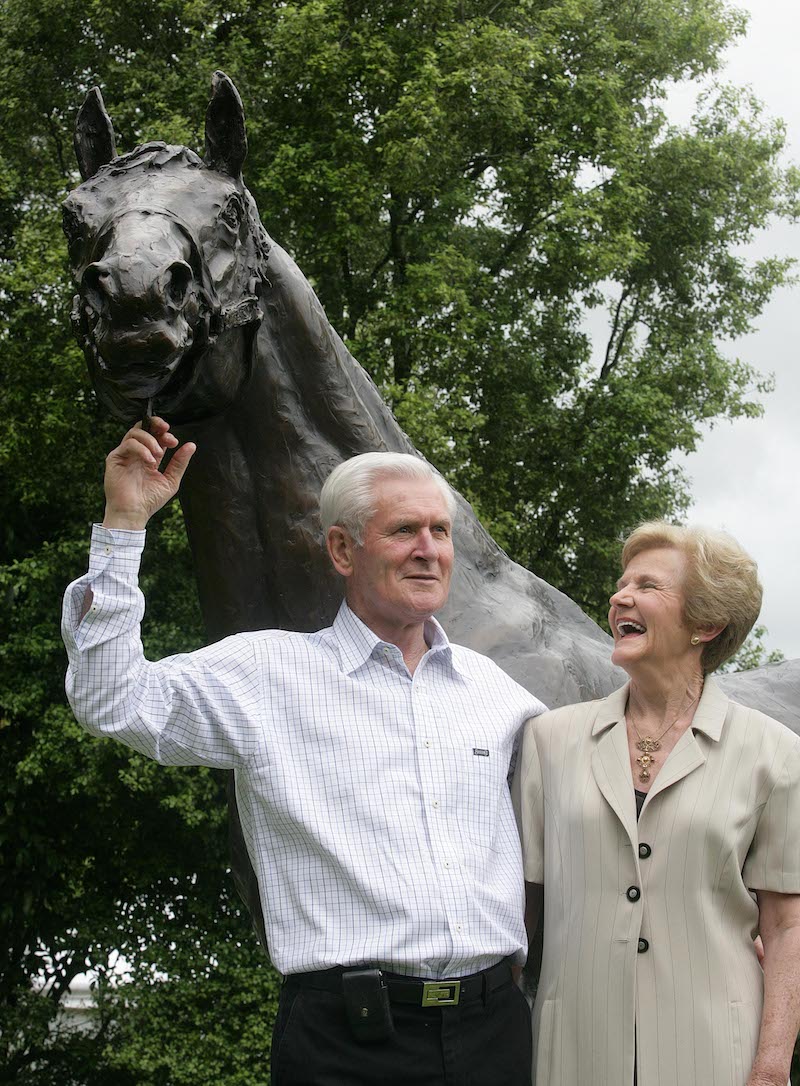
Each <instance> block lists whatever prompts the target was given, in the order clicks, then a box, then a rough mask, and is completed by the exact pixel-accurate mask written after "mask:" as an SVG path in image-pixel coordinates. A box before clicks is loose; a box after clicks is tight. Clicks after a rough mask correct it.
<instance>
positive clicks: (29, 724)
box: [0, 0, 798, 1086]
mask: <svg viewBox="0 0 800 1086" xmlns="http://www.w3.org/2000/svg"><path fill="white" fill-rule="evenodd" d="M743 29H744V24H743V21H742V18H741V16H740V15H738V14H737V13H736V12H735V10H734V9H733V8H729V7H728V6H727V5H726V4H725V3H724V2H723V0H499V2H497V3H494V4H492V5H486V4H482V3H476V2H469V0H423V2H420V3H415V4H408V3H399V2H396V0H395V2H389V0H370V3H368V4H367V3H364V2H358V0H286V2H282V3H275V2H270V0H231V2H229V3H225V4H220V3H216V2H213V0H130V2H127V3H125V4H118V5H109V4H106V3H101V2H100V0H59V2H58V3H55V2H54V0H37V2H36V3H34V2H33V0H5V2H4V4H3V5H1V6H0V45H1V46H2V48H0V68H1V69H2V80H0V87H2V90H1V91H0V101H1V102H2V113H3V117H4V140H3V146H2V149H0V329H1V330H0V466H1V470H2V477H3V486H2V488H0V540H1V541H2V556H0V562H2V566H1V567H0V588H1V590H2V593H3V600H4V604H5V606H4V607H3V610H2V618H1V619H0V623H1V624H2V647H0V738H1V740H2V754H3V758H2V763H0V774H1V775H2V793H3V797H4V801H3V807H2V813H1V814H0V848H2V865H1V866H0V871H1V872H2V873H1V874H0V879H2V893H1V894H0V929H1V930H2V953H3V955H4V957H3V965H2V977H0V986H1V987H2V999H1V1000H0V1006H2V1008H3V1009H2V1010H0V1044H2V1046H3V1047H2V1050H3V1055H2V1057H0V1061H1V1062H2V1065H3V1066H2V1069H0V1081H8V1082H10V1081H12V1080H13V1081H15V1082H27V1083H30V1084H31V1086H33V1084H34V1083H36V1084H40V1086H44V1084H45V1083H48V1082H49V1081H50V1080H51V1079H52V1080H53V1081H55V1080H56V1079H58V1081H59V1082H61V1083H69V1082H71V1081H75V1082H78V1081H81V1082H86V1083H95V1084H99V1083H103V1082H105V1081H106V1080H108V1081H114V1082H115V1083H119V1082H122V1083H124V1082H125V1081H131V1082H134V1081H135V1082H137V1083H141V1084H151V1083H152V1084H156V1083H166V1082H169V1083H179V1082H181V1081H183V1079H182V1078H180V1073H179V1070H178V1065H179V1063H180V1062H181V1058H185V1060H186V1061H187V1066H189V1065H190V1066H191V1067H192V1075H193V1077H192V1078H191V1081H192V1082H193V1083H197V1084H199V1086H202V1083H203V1082H205V1081H206V1079H207V1080H208V1081H212V1080H213V1081H214V1082H216V1083H218V1084H221V1086H222V1084H228V1083H230V1084H234V1083H236V1084H237V1086H238V1084H239V1083H246V1082H251V1081H252V1082H262V1081H264V1079H265V1077H266V1073H265V1071H264V1068H265V1067H266V1064H265V1063H264V1061H263V1059H260V1062H259V1063H258V1064H257V1065H255V1064H254V1063H253V1061H251V1062H250V1064H249V1067H250V1071H249V1072H248V1070H247V1067H246V1066H245V1065H246V1063H247V1061H243V1062H242V1063H241V1064H239V1063H237V1062H236V1061H235V1060H232V1061H227V1062H226V1061H223V1060H220V1058H219V1053H220V1051H222V1050H223V1049H224V1042H225V1037H226V1036H227V1034H226V1032H225V1030H226V1029H229V1028H231V1029H232V1028H233V1026H232V1025H231V1023H227V1024H226V1023H224V1022H222V1021H221V1018H222V1015H221V1014H220V1012H219V1009H218V1008H216V1009H215V1008H214V1005H213V1004H214V1001H215V1000H219V996H218V995H217V994H216V993H218V992H220V991H223V990H225V991H226V992H227V997H226V998H227V1000H228V1001H229V1000H230V998H231V992H232V991H233V990H234V989H235V991H236V993H237V999H239V998H240V999H241V1002H240V1003H239V1004H237V1007H236V1010H235V1018H236V1025H237V1028H238V1029H240V1031H241V1032H242V1034H243V1035H246V1036H247V1037H248V1038H252V1044H253V1047H254V1048H255V1049H256V1050H257V1051H258V1052H259V1054H260V1053H262V1052H263V1048H264V1047H265V1043H266V1042H265V1038H264V1036H263V1034H262V1030H263V1026H264V1019H265V1015H266V1014H267V1012H268V1009H269V1006H270V1005H271V1000H272V999H273V998H274V977H273V976H272V974H271V973H270V972H269V970H263V971H259V970H257V969H250V964H251V963H252V955H253V946H252V941H251V939H250V937H249V935H247V933H246V930H245V927H246V926H245V925H244V922H243V921H242V919H241V917H240V916H239V915H238V912H237V909H236V907H235V905H234V904H233V902H232V900H231V894H230V891H229V890H228V889H226V888H225V887H226V884H225V883H224V881H222V880H221V875H220V872H221V871H222V870H223V869H224V866H225V856H226V847H225V832H224V826H223V824H222V823H223V818H222V814H221V812H222V809H223V803H222V798H221V796H222V792H221V788H222V786H221V783H220V781H219V780H218V778H217V777H215V776H214V775H213V774H211V773H209V772H206V771H201V770H197V771H186V770H166V769H163V768H160V767H154V766H152V765H150V764H148V763H146V762H144V761H143V760H142V759H141V758H139V757H138V756H136V755H134V754H131V753H128V752H126V751H124V750H122V749H121V748H117V747H114V746H111V745H108V744H103V743H98V742H96V741H95V740H92V739H89V738H88V737H86V736H84V734H83V733H82V732H81V731H80V729H79V728H78V727H77V726H76V725H75V723H74V722H73V721H72V719H71V717H70V714H69V712H68V710H67V708H66V707H65V703H64V698H63V692H62V677H63V670H64V661H63V653H62V649H61V646H60V641H59V637H58V628H57V616H58V606H59V599H60V596H61V594H62V591H63V588H64V586H65V585H66V583H67V582H68V581H69V580H70V579H71V578H72V577H73V576H75V575H77V574H78V573H80V572H81V571H82V569H83V568H85V557H84V555H85V547H86V538H87V528H88V525H89V523H90V522H91V520H92V519H94V518H95V517H96V516H97V515H98V512H99V502H100V500H101V499H100V474H101V467H102V460H103V456H104V455H105V452H106V451H107V449H108V448H109V447H110V446H111V445H112V444H113V443H114V441H115V440H116V438H117V436H118V430H117V427H116V425H115V424H113V423H111V422H109V420H108V419H106V418H105V417H104V416H103V415H102V413H101V411H100V409H99V407H98V405H97V403H96V401H95V398H94V396H93V394H92V391H91V389H90V388H89V386H88V382H87V378H86V375H85V373H84V367H83V362H82V359H81V357H80V355H79V352H78V350H77V348H76V346H75V345H74V344H73V343H72V341H71V338H70V334H69V328H68V317H67V314H68V312H69V303H70V298H71V294H72V287H71V285H70V283H69V280H68V273H67V264H66V253H65V245H64V242H63V239H62V237H61V233H60V228H59V205H60V202H61V200H62V199H63V197H64V196H65V195H66V193H67V191H69V189H70V188H71V187H72V186H73V185H74V184H75V183H76V181H77V171H76V168H75V165H74V162H73V157H72V152H71V132H72V128H73V124H74V119H75V114H76V111H77V109H78V107H79V105H80V102H81V100H82V98H83V95H84V94H85V91H86V90H87V89H88V88H89V87H90V86H92V85H94V84H97V85H99V86H100V87H101V88H102V91H103V94H104V97H105V100H106V104H107V106H108V108H109V111H110V112H111V115H112V117H113V119H114V123H115V127H116V130H117V142H118V146H119V147H120V148H121V149H125V150H127V149H130V148H132V147H133V146H134V145H135V144H136V143H140V142H144V141H145V140H147V139H156V138H157V139H165V140H167V141H170V142H176V143H187V144H189V145H190V146H194V147H196V148H201V147H202V124H203V117H204V112H205V106H206V102H207V98H208V90H209V82H210V74H211V72H212V71H213V70H214V69H215V68H217V67H219V68H222V69H224V70H225V71H227V73H228V74H229V75H230V76H231V77H232V78H233V79H234V80H235V81H236V83H237V85H238V87H239V89H240V91H241V93H242V95H243V98H244V102H245V108H246V112H247V116H248V134H249V140H250V148H251V150H250V157H249V160H248V163H247V165H246V176H247V180H248V184H249V185H250V187H251V189H252V191H253V192H254V195H255V196H256V199H257V201H258V203H259V205H260V208H261V211H262V215H263V218H264V221H265V224H266V225H267V228H268V229H269V230H270V232H271V233H272V234H273V236H274V237H275V238H276V239H277V240H278V241H279V242H281V244H283V245H285V246H286V247H288V248H289V249H290V250H292V251H293V252H294V254H295V255H296V257H297V259H298V262H299V263H300V265H301V267H302V268H303V269H304V271H305V272H306V273H307V274H308V275H309V276H310V278H311V279H312V281H313V283H314V285H315V287H316V289H317V291H318V293H319V294H320V297H321V299H322V301H323V304H324V305H325V307H326V309H327V312H328V314H329V316H330V318H331V320H332V322H333V324H334V326H335V327H336V328H337V329H338V330H339V331H340V333H341V334H342V335H343V336H344V337H345V339H346V340H347V342H348V345H349V346H350V348H351V349H352V351H353V353H354V354H355V355H356V357H357V358H359V360H360V361H361V362H362V364H364V365H365V366H366V367H367V368H368V369H369V371H370V372H371V373H372V374H373V376H374V377H375V379H376V380H377V381H378V383H379V384H380V386H381V387H382V389H383V390H384V392H385V394H386V395H387V396H388V397H389V398H390V400H391V402H392V404H393V406H394V409H395V411H396V413H397V416H398V418H399V420H400V421H401V423H402V425H403V426H404V427H405V428H406V429H407V430H408V432H409V433H410V434H411V436H412V438H413V439H414V441H415V442H416V443H417V445H418V446H419V447H420V448H421V449H422V450H423V451H424V452H425V453H426V455H428V456H429V457H430V458H431V459H432V460H433V461H434V462H435V463H437V464H438V465H439V466H440V467H441V468H442V469H443V470H444V471H445V472H446V473H447V474H448V475H449V476H450V478H451V479H452V481H453V482H454V484H455V485H456V486H457V487H458V488H459V489H461V490H462V491H463V492H464V493H465V494H466V495H467V496H468V497H470V499H471V500H472V501H473V502H474V504H475V506H476V508H477V509H478V511H479V512H480V513H481V515H482V516H483V517H484V519H485V521H486V523H487V525H488V527H489V528H490V530H492V532H493V533H494V534H495V536H496V538H497V539H498V540H499V541H500V542H501V543H502V544H503V545H504V546H505V547H506V548H507V549H508V551H509V552H510V553H511V555H512V556H513V557H514V558H516V559H517V560H519V561H521V562H523V563H525V564H527V565H529V566H530V567H531V568H532V569H534V570H535V571H536V572H537V573H539V574H540V575H542V576H545V577H547V578H548V579H549V580H550V581H551V582H552V583H554V584H555V585H557V586H558V587H559V588H561V589H563V590H564V591H566V592H568V593H569V594H571V595H572V596H573V598H575V599H576V600H578V602H580V603H581V604H582V605H583V606H584V607H585V608H586V609H587V610H589V611H590V612H591V613H594V614H596V615H598V614H601V613H602V612H603V610H604V607H605V602H604V601H605V598H606V594H607V586H608V585H609V584H610V583H611V582H612V581H613V580H614V578H615V576H616V569H615V562H616V543H615V540H616V539H617V538H618V536H619V534H620V532H621V531H622V530H624V529H625V528H626V527H628V526H631V525H632V524H633V523H634V522H636V521H637V520H640V519H642V518H643V517H648V516H652V515H667V516H675V515H679V514H680V513H681V512H682V511H683V509H684V508H685V505H686V500H687V492H686V481H685V479H684V478H683V477H682V476H681V475H680V473H679V472H678V471H677V469H676V468H675V467H674V466H673V464H672V460H671V456H672V453H673V452H674V451H676V450H682V451H688V450H691V449H693V448H694V447H695V445H696V443H697V441H698V439H699V433H700V428H701V424H703V423H708V422H713V420H715V419H721V418H735V417H739V416H744V415H754V414H757V413H758V411H759V407H758V400H757V394H758V393H759V391H763V390H764V389H766V388H767V387H768V382H767V381H765V380H764V379H763V378H761V377H759V375H757V374H756V373H754V372H753V370H752V369H751V368H750V367H749V366H748V365H747V363H746V362H743V361H740V360H737V359H735V358H734V359H732V358H730V357H729V356H728V354H727V353H726V351H725V349H724V343H725V341H726V340H728V339H730V338H732V337H735V336H739V335H741V334H743V333H744V332H746V331H747V330H748V329H749V328H750V327H751V326H752V322H753V321H754V319H755V318H756V317H757V316H758V314H759V312H760V311H761V309H762V307H763V306H764V304H765V302H766V301H767V299H768V298H769V296H770V293H771V292H772V290H773V289H774V288H775V287H776V286H777V285H778V284H780V283H781V282H782V281H784V280H785V278H786V276H787V274H788V271H789V269H788V267H787V265H786V263H785V262H783V261H781V260H780V259H777V258H776V259H771V260H764V261H760V262H756V263H753V264H750V263H748V262H747V261H746V260H745V258H744V257H743V256H742V255H741V252H742V250H741V243H742V242H745V241H747V240H748V238H749V237H751V236H752V233H753V231H754V230H756V229H758V228H759V227H760V226H763V225H764V224H765V223H766V222H767V221H768V220H769V218H770V216H773V215H788V214H791V213H792V212H793V211H794V210H795V205H796V199H797V188H798V185H797V176H796V175H795V174H794V173H793V172H792V171H790V170H785V169H784V168H782V166H781V164H780V153H781V149H782V146H783V130H782V127H781V125H780V124H779V123H778V122H775V121H772V120H770V119H768V118H766V117H764V116H763V114H762V112H761V109H760V107H759V105H758V103H757V102H756V101H754V100H753V99H752V98H751V97H750V96H749V95H748V94H746V93H744V92H741V91H736V90H734V89H731V88H724V87H720V88H718V89H717V90H716V91H714V92H713V93H711V94H710V95H709V96H708V97H707V98H706V100H705V101H703V102H702V103H701V104H700V106H699V108H698V112H697V115H696V117H695V118H694V120H693V121H692V122H691V124H689V125H687V126H686V127H684V128H681V129H679V128H675V127H673V126H670V125H669V124H668V123H667V120H666V118H665V115H664V112H663V108H662V104H663V99H664V95H665V94H666V92H667V90H668V89H669V87H670V86H671V85H672V83H673V82H676V81H680V80H685V79H694V78H698V77H700V76H703V75H707V74H708V73H713V72H715V71H716V70H717V68H718V66H719V63H720V57H721V56H722V53H723V51H724V49H725V47H726V46H727V45H728V44H729V43H730V42H731V41H732V40H734V38H735V37H736V36H737V35H738V34H740V33H742V31H743ZM604 310H607V312H608V335H607V341H606V342H604V343H599V344H598V343H597V342H596V343H595V344H594V349H592V348H593V345H592V342H591V340H590V336H589V334H588V332H587V320H586V316H587V312H588V313H591V312H595V313H598V312H603V311H604ZM145 588H146V593H147V598H148V601H149V606H148V615H147V620H146V642H147V648H148V651H149V652H151V653H152V654H154V655H160V654H163V653H165V652H168V651H174V650H177V649H184V648H191V647H193V646H194V645H196V644H198V643H200V641H201V640H202V632H201V629H200V621H199V617H198V611H197V606H196V601H195V598H194V593H193V587H192V581H191V571H190V565H189V560H188V556H187V552H186V546H185V542H184V540H183V535H182V526H181V522H180V513H179V511H178V510H177V509H171V510H169V511H168V512H167V513H166V515H165V516H163V517H162V518H161V520H160V521H159V522H158V523H157V524H156V525H155V526H154V527H153V529H152V531H151V539H150V543H149V545H148V551H147V558H146V566H145ZM190 888H191V889H190ZM187 902H190V903H191V907H190V905H187ZM190 913H191V915H190ZM154 948H161V950H159V951H158V953H156V951H155V950H154ZM117 952H122V953H123V954H124V956H125V958H126V959H127V960H128V961H129V963H130V965H131V970H132V978H133V979H132V981H131V987H130V988H128V989H124V990H119V991H116V990H114V989H113V986H112V985H110V984H106V986H105V988H103V989H102V993H101V994H102V999H101V1001H100V1003H101V1009H102V1008H106V1009H107V1010H108V1014H106V1013H105V1011H103V1015H101V1019H102V1022H101V1026H100V1027H99V1029H98V1032H97V1034H96V1036H93V1037H88V1038H86V1037H84V1038H82V1039H81V1038H71V1039H70V1038H61V1039H59V1038H58V1036H57V1034H54V1033H53V1031H52V1028H51V1027H52V1021H53V1015H54V1012H55V1007H56V1006H57V1001H58V998H59V996H60V995H61V994H62V993H63V991H64V989H65V988H66V987H67V986H68V984H69V981H70V979H71V978H72V977H74V976H75V975H76V974H77V973H78V972H80V971H82V970H83V969H84V968H86V967H87V966H91V967H93V968H94V969H95V970H96V971H97V973H98V975H99V976H100V977H101V978H103V977H105V976H106V973H107V970H108V963H109V961H111V960H112V959H113V957H114V955H115V954H116V953H117ZM215 961H216V962H219V963H220V964H219V968H218V969H217V970H216V971H214V970H211V971H210V972H209V965H208V963H209V962H215ZM245 974H246V975H245ZM165 975H166V976H167V977H168V980H166V981H165V980H164V979H163V977H164V976H165ZM198 977H202V978H203V979H202V983H201V984H199V985H198V984H197V983H196V979H197V978H198ZM36 978H38V979H39V980H41V981H46V982H47V984H46V991H47V992H49V995H48V996H39V995H36V996H35V998H34V997H32V996H31V984H32V982H33V981H34V979H36ZM159 978H162V979H159ZM220 984H223V985H224V986H227V987H224V988H222V987H219V985H220ZM204 1000H206V1002H204ZM120 1007H122V1008H123V1009H122V1011H121V1010H120ZM201 1022H202V1023H203V1025H202V1027H200V1026H199V1025H198V1023H201ZM187 1034H189V1035H191V1037H193V1038H194V1041H193V1042H187V1039H186V1038H187ZM201 1035H202V1038H203V1044H205V1040H206V1039H207V1040H208V1044H207V1046H206V1047H203V1046H202V1045H201V1044H200V1041H199V1040H198V1038H200V1037H201ZM54 1036H55V1037H56V1040H55V1041H54ZM112 1041H113V1043H112ZM191 1043H194V1044H195V1046H196V1047H195V1049H194V1052H192V1051H190V1047H189V1045H190V1044H191ZM246 1044H247V1045H248V1046H249V1044H250V1041H249V1040H248V1041H247V1042H246ZM170 1053H172V1055H170ZM173 1057H174V1058H173ZM248 1074H249V1075H250V1077H249V1078H248ZM104 1076H105V1077H104ZM126 1076H127V1077H126ZM186 1081H189V1079H186Z"/></svg>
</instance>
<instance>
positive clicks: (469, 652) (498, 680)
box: [450, 642, 544, 715]
mask: <svg viewBox="0 0 800 1086" xmlns="http://www.w3.org/2000/svg"><path fill="white" fill-rule="evenodd" d="M450 648H451V649H452V652H453V662H454V663H455V665H456V667H457V668H458V669H459V670H460V671H461V672H462V673H464V674H466V675H468V676H469V677H470V678H471V679H474V680H477V681H484V682H490V683H492V684H493V685H494V686H496V687H499V688H500V689H502V690H504V691H506V692H507V694H508V696H509V697H516V698H519V699H520V700H521V701H525V702H530V703H532V712H531V715H534V713H535V712H543V711H544V705H543V704H542V702H540V701H539V699H538V698H537V697H536V696H535V694H532V693H531V692H530V691H529V690H527V689H526V688H525V687H524V686H522V685H521V684H520V683H518V682H517V681H516V679H512V677H511V676H510V675H509V674H508V672H507V671H504V670H503V669H502V668H501V667H500V665H499V664H496V663H495V662H494V660H492V659H491V657H489V656H484V654H483V653H481V652H476V651H475V649H469V648H467V647H466V645H455V644H453V643H452V642H451V644H450Z"/></svg>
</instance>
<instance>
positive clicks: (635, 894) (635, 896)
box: [625, 886, 642, 901]
mask: <svg viewBox="0 0 800 1086" xmlns="http://www.w3.org/2000/svg"><path fill="white" fill-rule="evenodd" d="M641 896H642V891H641V890H640V889H639V887H638V886H629V887H628V889H627V890H626V891H625V897H626V898H627V899H628V901H638V900H639V898H640V897H641Z"/></svg>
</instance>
